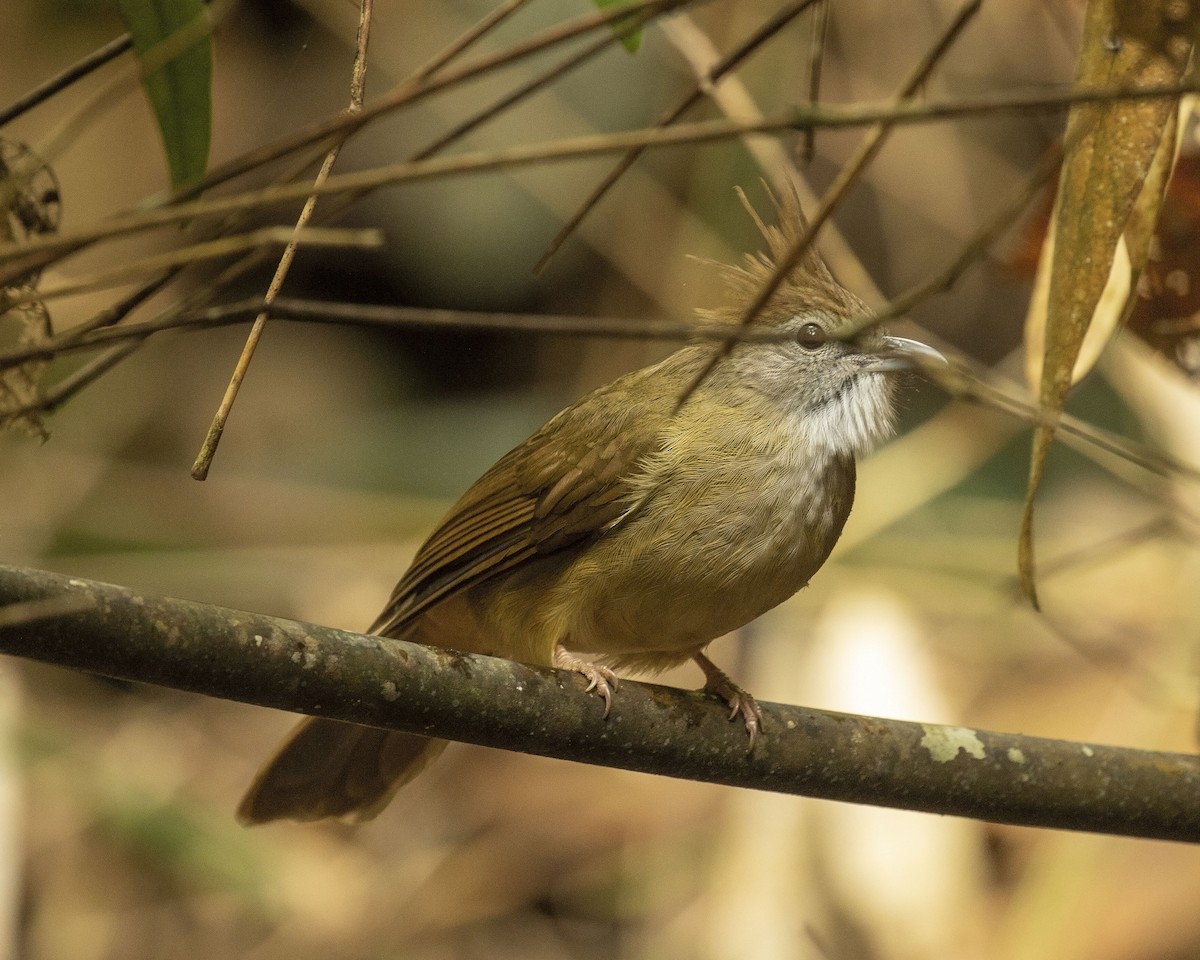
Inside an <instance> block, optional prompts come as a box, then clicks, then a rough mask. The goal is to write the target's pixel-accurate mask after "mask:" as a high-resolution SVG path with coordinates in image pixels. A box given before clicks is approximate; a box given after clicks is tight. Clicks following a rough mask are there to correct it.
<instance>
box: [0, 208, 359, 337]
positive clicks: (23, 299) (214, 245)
mask: <svg viewBox="0 0 1200 960" xmlns="http://www.w3.org/2000/svg"><path fill="white" fill-rule="evenodd" d="M302 244H303V245H304V246H306V247H334V248H339V249H346V248H355V249H364V248H367V249H371V248H377V247H381V246H383V231H381V230H376V229H373V228H366V229H357V230H356V229H346V228H339V227H307V226H305V227H302V226H300V225H297V226H296V227H290V228H289V227H259V228H258V229H257V230H251V231H250V232H249V233H241V234H233V235H231V236H222V237H218V238H217V239H215V240H203V241H200V242H199V243H193V244H189V245H188V246H186V247H180V248H178V249H177V250H170V251H168V252H166V253H159V254H154V255H152V256H148V257H142V258H140V259H138V260H135V261H132V262H130V263H128V264H125V265H123V266H120V267H114V268H112V269H111V270H100V271H97V272H96V273H92V274H88V275H86V276H82V277H75V278H73V279H71V280H65V281H63V282H62V283H57V284H49V285H47V286H45V287H38V288H31V289H28V290H25V291H22V292H20V293H12V294H9V295H7V296H6V297H5V303H6V304H8V305H16V304H20V303H32V302H37V301H42V300H53V299H56V298H59V297H67V296H72V295H74V294H78V293H86V292H88V291H91V290H105V289H108V288H110V287H115V286H118V285H120V284H125V283H129V282H130V281H131V280H136V279H138V278H139V277H140V275H142V274H146V273H153V272H155V271H157V270H163V269H166V268H174V267H187V266H192V265H194V264H197V263H202V262H204V261H207V260H214V259H219V258H223V257H229V256H231V255H233V254H235V253H242V252H244V251H246V250H257V249H260V248H264V247H267V248H278V247H281V246H282V247H284V248H285V249H294V248H296V247H298V246H300V245H302ZM267 302H268V303H269V302H270V300H268V301H267ZM76 329H77V328H72V331H71V332H72V333H74V332H75V330H76Z"/></svg>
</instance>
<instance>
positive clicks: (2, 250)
mask: <svg viewBox="0 0 1200 960" xmlns="http://www.w3.org/2000/svg"><path fill="white" fill-rule="evenodd" d="M622 9H624V8H622ZM1187 93H1200V83H1195V82H1193V83H1188V84H1182V85H1172V86H1169V87H1159V88H1154V89H1149V88H1143V89H1140V90H1105V91H1095V90H1080V91H1073V92H1071V93H1064V94H1056V95H1039V96H1031V95H1028V94H1025V95H1020V96H1008V95H1006V96H1002V97H988V98H982V99H979V100H966V101H946V102H941V103H938V102H916V101H912V102H908V103H903V104H899V105H897V104H896V103H894V102H892V103H889V104H887V105H865V106H854V107H843V108H831V107H828V106H826V107H822V108H820V109H813V108H808V107H796V108H793V109H791V110H789V111H786V112H784V113H783V114H780V115H776V116H774V117H768V118H765V119H762V120H752V121H739V120H711V121H705V122H702V123H691V124H681V125H678V126H673V127H668V128H666V129H663V130H658V129H646V130H632V131H624V132H620V133H612V134H596V135H589V136H582V137H572V138H567V139H563V140H557V141H550V142H548V143H536V144H522V145H519V146H515V147H508V148H505V149H501V150H489V151H479V152H472V153H463V154H457V155H455V156H452V157H441V158H434V159H431V160H424V161H420V162H418V163H411V162H407V161H404V162H400V163H396V164H390V165H386V166H383V167H378V168H376V169H374V170H367V171H360V172H356V173H347V174H340V175H337V176H333V177H330V178H329V180H328V181H327V182H326V183H325V184H324V186H323V187H322V188H321V189H320V190H318V191H316V192H317V193H318V194H320V195H331V194H337V193H354V194H359V195H361V194H362V193H364V192H366V191H370V190H375V189H378V188H380V187H384V186H390V185H395V184H401V183H414V182H416V181H420V180H428V179H436V178H441V177H449V176H463V175H466V174H474V173H483V172H487V171H491V170H500V169H508V168H512V167H520V166H528V165H531V164H539V163H552V162H559V161H562V160H571V159H577V158H584V157H591V156H597V155H601V154H605V153H617V152H623V151H626V150H630V149H632V148H634V147H641V146H652V147H667V146H678V145H681V144H689V143H706V142H712V141H718V140H726V139H730V138H733V137H742V136H745V135H747V134H753V133H771V132H778V131H781V130H803V129H805V128H806V127H809V126H818V127H830V128H844V127H857V126H865V125H869V124H873V123H878V122H882V121H886V122H888V123H891V124H900V123H928V122H941V121H945V120H951V119H956V118H960V117H968V116H978V115H984V114H996V113H1003V112H1029V111H1036V110H1047V111H1049V110H1054V111H1057V110H1061V109H1063V108H1064V107H1067V106H1070V105H1071V104H1072V103H1093V102H1101V101H1115V100H1152V99H1162V98H1175V97H1179V96H1181V95H1183V94H1187ZM310 192H311V185H306V184H287V185H283V186H278V187H268V188H264V189H261V190H253V191H247V192H245V193H240V194H233V195H230V196H228V197H221V198H219V199H213V200H201V201H191V202H188V203H178V204H172V205H171V206H169V207H164V208H158V209H154V210H146V211H139V212H136V213H127V214H125V215H122V216H118V217H114V218H112V219H110V220H108V221H106V222H105V223H103V224H98V225H96V226H93V227H87V228H84V229H81V230H78V231H76V232H74V233H70V234H67V233H64V234H61V235H59V236H57V237H36V238H32V239H30V240H27V241H24V242H22V243H6V244H0V263H4V264H6V267H5V269H4V271H3V272H2V273H0V283H4V282H8V281H9V280H11V279H12V278H13V277H15V276H21V275H23V274H25V273H28V272H29V271H30V270H31V269H36V268H38V267H40V266H44V265H45V263H47V262H49V261H50V260H53V259H55V258H57V257H61V256H62V255H64V253H65V252H72V251H75V250H78V249H80V248H82V247H84V246H86V245H87V244H89V243H92V242H95V241H96V240H99V239H108V238H110V237H115V236H123V235H126V234H130V233H136V232H139V231H144V230H151V229H155V228H157V227H161V226H165V225H168V224H171V223H176V222H180V221H186V220H192V219H197V218H201V217H212V216H223V215H225V214H228V213H231V212H236V211H240V210H248V209H256V208H260V207H264V206H268V205H274V204H280V203H286V202H291V201H296V200H304V199H306V197H307V196H308V194H309V193H310Z"/></svg>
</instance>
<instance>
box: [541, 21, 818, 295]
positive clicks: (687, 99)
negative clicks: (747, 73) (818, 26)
mask: <svg viewBox="0 0 1200 960" xmlns="http://www.w3.org/2000/svg"><path fill="white" fill-rule="evenodd" d="M815 2H817V0H795V2H793V3H791V4H788V5H787V6H785V7H783V8H782V9H780V10H779V11H778V12H777V13H776V14H775V16H773V17H771V18H770V19H769V20H767V21H766V22H765V23H764V24H763V25H762V26H761V27H759V28H758V29H757V30H756V31H755V32H754V33H753V34H751V35H750V36H749V37H747V38H746V40H744V41H743V42H742V43H741V45H740V46H738V47H736V48H735V49H734V50H733V51H731V52H730V53H729V54H727V55H726V56H725V57H723V58H722V59H721V60H720V61H718V62H717V63H716V64H714V65H713V66H712V67H711V68H710V69H709V70H708V71H706V72H705V74H704V76H702V77H699V78H697V80H696V83H695V86H694V87H693V88H692V89H691V90H690V91H688V93H686V94H685V95H684V96H683V98H682V99H681V100H680V101H679V103H677V104H676V105H675V106H674V107H672V108H671V109H669V110H667V111H666V112H665V113H663V114H662V116H660V117H659V118H658V119H657V120H656V121H655V122H654V127H653V128H652V129H662V128H663V127H667V126H669V125H670V124H672V123H674V122H675V121H676V120H678V119H679V117H681V116H683V114H684V113H686V112H687V111H688V110H690V109H691V108H692V107H693V106H695V105H696V104H697V103H699V102H700V101H701V100H702V99H703V98H704V96H705V95H706V94H708V93H709V91H710V90H711V89H712V87H713V86H714V85H715V84H716V83H717V82H718V81H720V79H721V78H722V77H723V76H725V74H727V73H729V71H731V70H732V69H734V68H735V67H737V66H738V65H739V64H740V63H741V62H742V60H744V59H745V58H746V57H748V56H749V55H750V54H751V53H753V52H754V51H755V50H757V49H758V47H760V46H761V45H762V44H763V43H765V42H766V41H767V40H769V39H771V37H773V36H774V35H775V34H776V33H778V32H779V31H780V30H782V29H783V28H784V27H785V26H787V24H789V23H791V21H792V20H794V19H795V18H796V17H797V16H799V15H800V14H801V13H803V12H804V11H805V10H806V9H808V7H810V6H812V4H813V3H815ZM645 150H646V145H642V146H638V147H634V148H633V149H632V150H630V151H629V152H628V153H626V154H625V156H623V157H622V158H621V159H620V161H619V162H618V163H617V165H616V166H615V167H613V168H612V170H610V171H609V172H608V174H607V176H605V177H604V179H603V180H601V181H600V183H598V184H597V185H596V188H595V189H594V190H592V192H591V193H590V194H589V195H588V197H587V199H586V200H584V201H583V203H581V204H580V205H579V208H578V209H577V210H576V211H575V213H574V214H573V215H572V216H571V218H570V219H569V220H568V221H567V222H566V223H565V224H563V226H562V229H560V230H559V231H558V233H557V234H555V236H554V239H553V240H551V241H550V243H549V244H548V245H547V247H546V250H545V252H544V253H543V254H542V255H541V257H540V258H539V259H538V262H537V263H536V264H534V267H533V274H534V276H538V275H539V274H541V272H542V271H543V270H545V269H546V264H547V263H549V262H550V259H551V258H552V257H553V256H554V255H555V254H556V253H557V252H558V251H559V249H560V248H561V247H562V245H563V244H564V243H565V242H566V241H567V238H568V237H570V236H571V234H572V233H574V232H575V229H576V227H578V226H579V224H580V223H582V222H583V219H584V217H586V216H587V215H588V214H589V213H590V212H591V211H592V209H593V208H594V207H595V206H596V204H598V203H599V202H600V201H601V200H602V199H603V198H604V195H605V194H606V193H608V191H609V190H610V189H612V186H613V184H615V183H616V182H617V181H618V180H619V179H620V178H621V177H622V176H624V174H625V172H626V171H627V170H628V169H629V168H630V167H632V166H633V165H634V163H635V162H637V159H638V157H640V156H641V155H642V154H643V153H644V152H645Z"/></svg>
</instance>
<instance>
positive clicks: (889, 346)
mask: <svg viewBox="0 0 1200 960" xmlns="http://www.w3.org/2000/svg"><path fill="white" fill-rule="evenodd" d="M949 363H950V361H948V360H947V359H946V358H945V357H944V356H942V355H941V353H939V352H938V351H937V350H934V349H933V347H930V346H927V345H926V344H924V343H921V341H919V340H909V339H907V338H906V337H884V338H883V349H881V350H880V351H879V352H878V353H877V354H876V355H875V356H874V357H873V358H872V360H871V362H870V364H868V366H867V372H869V373H893V372H895V371H899V370H920V369H922V368H923V367H927V366H943V367H944V366H949Z"/></svg>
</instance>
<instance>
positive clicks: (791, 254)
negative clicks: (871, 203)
mask: <svg viewBox="0 0 1200 960" xmlns="http://www.w3.org/2000/svg"><path fill="white" fill-rule="evenodd" d="M982 2H983V0H967V2H966V3H964V4H963V6H962V7H961V8H960V9H959V12H958V15H957V16H956V17H955V18H954V19H953V20H952V21H951V22H950V24H949V26H947V28H946V29H945V30H944V31H943V32H942V35H941V36H940V37H939V38H938V40H937V42H936V43H935V44H934V45H933V47H932V48H931V49H930V50H929V52H928V53H926V55H925V56H924V57H923V58H922V59H921V62H920V63H919V64H917V67H916V69H915V70H913V72H912V74H911V75H910V76H909V78H908V80H907V81H906V82H905V83H904V85H903V87H901V90H900V93H899V94H898V95H897V98H896V100H897V102H901V101H903V100H906V99H908V98H910V97H912V96H913V95H914V94H915V93H916V92H917V91H918V90H920V88H921V87H922V86H924V84H925V82H926V81H927V80H928V79H929V75H930V74H931V73H932V72H933V69H934V67H936V66H937V64H938V63H939V61H940V60H941V59H942V57H943V56H944V55H945V53H946V52H947V51H948V50H949V49H950V47H951V45H952V44H953V43H954V41H955V40H956V39H958V36H959V34H960V33H961V32H962V30H963V29H964V28H965V27H966V25H967V24H968V23H969V22H970V20H971V18H972V17H974V16H975V14H976V13H977V12H978V11H979V7H980V5H981V4H982ZM894 126H895V124H894V123H892V122H881V123H877V124H875V125H874V126H873V127H872V128H871V129H870V130H869V131H868V132H867V134H866V136H864V137H863V139H862V142H861V143H860V144H859V146H858V149H857V150H855V152H854V154H853V156H851V158H850V159H849V160H848V161H847V162H846V163H845V165H844V166H843V167H842V169H841V170H840V171H839V172H838V175H837V177H836V178H835V179H834V181H833V183H832V184H830V186H829V189H828V190H826V191H825V195H824V196H823V197H822V198H821V203H820V205H819V206H818V207H817V209H816V210H815V211H814V212H813V214H812V215H811V218H810V219H809V222H808V225H807V226H806V227H805V229H804V230H803V231H801V233H800V236H799V237H797V238H796V240H795V242H794V243H793V244H792V245H791V248H790V249H789V250H788V251H787V252H786V253H785V254H784V255H783V256H781V257H780V258H779V261H778V263H776V264H775V269H774V271H773V272H772V274H771V276H770V278H769V279H768V280H767V282H766V283H764V284H763V285H762V287H761V288H760V289H759V291H758V294H757V295H756V296H755V297H754V299H753V300H751V301H750V304H749V305H748V306H747V307H746V309H745V311H744V312H743V313H742V316H741V320H740V323H741V324H742V325H743V326H745V325H748V324H751V323H753V322H754V321H755V320H756V319H757V318H758V316H759V314H760V313H762V311H763V309H764V308H765V307H766V305H767V304H768V303H769V302H770V300H771V298H772V297H773V296H774V295H775V292H776V291H777V290H778V289H779V287H780V285H781V284H782V283H783V281H784V280H785V279H786V278H787V277H788V276H789V275H790V274H791V272H792V271H793V270H794V269H796V266H797V265H798V264H799V263H800V261H801V260H802V259H803V258H804V256H805V254H807V253H808V251H809V250H811V249H812V246H813V243H814V242H815V241H816V238H817V233H818V232H819V231H820V229H821V226H822V224H824V223H825V221H826V220H828V219H829V217H830V216H832V214H833V211H834V210H835V209H837V207H838V206H839V205H840V204H841V202H842V199H843V198H844V197H845V196H846V194H847V193H848V192H849V191H850V188H851V187H852V186H854V184H855V183H857V182H858V179H859V177H860V176H861V175H862V172H863V171H864V170H865V169H866V168H867V166H868V165H869V164H870V163H871V161H872V160H874V159H875V157H876V156H877V155H878V153H879V151H880V150H881V149H882V147H883V144H884V142H885V141H886V139H887V137H888V135H889V134H890V133H891V131H892V129H893V127H894ZM734 346H735V341H733V340H730V341H728V342H727V343H725V344H723V345H722V346H721V347H720V348H719V349H718V350H716V351H714V352H713V355H712V357H711V358H710V359H709V361H708V363H706V364H705V365H704V366H703V367H702V368H701V369H700V371H699V373H697V374H696V376H695V378H694V379H693V380H692V382H691V383H690V384H688V386H687V387H686V388H685V389H684V391H683V393H682V394H681V395H680V397H679V400H678V404H677V407H681V406H683V405H684V404H685V403H687V401H688V398H689V397H690V396H691V395H692V394H693V393H694V392H695V391H696V389H697V388H698V387H699V386H700V384H701V383H703V382H704V380H705V378H707V377H708V375H709V374H710V373H712V371H713V370H714V369H715V368H716V366H717V364H719V363H720V362H721V361H722V360H723V359H725V358H726V357H727V356H729V354H730V352H731V351H732V350H733V348H734Z"/></svg>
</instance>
